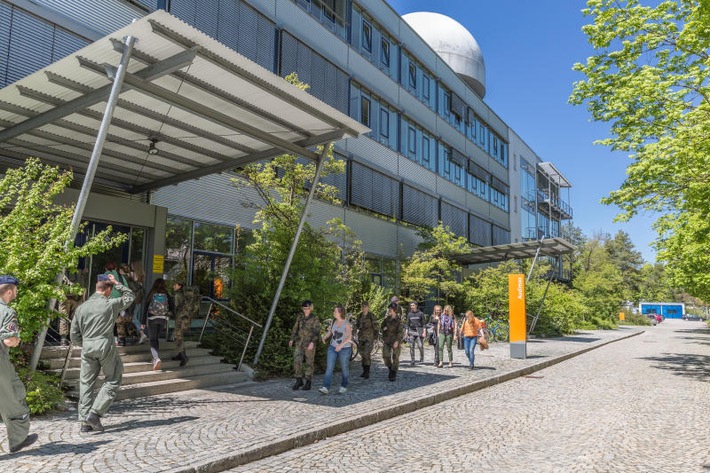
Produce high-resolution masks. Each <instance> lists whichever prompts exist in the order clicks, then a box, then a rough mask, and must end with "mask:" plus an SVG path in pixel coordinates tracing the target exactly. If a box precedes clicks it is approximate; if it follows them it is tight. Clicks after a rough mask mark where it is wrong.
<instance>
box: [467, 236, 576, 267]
mask: <svg viewBox="0 0 710 473" xmlns="http://www.w3.org/2000/svg"><path fill="white" fill-rule="evenodd" d="M574 250H575V247H574V245H572V244H571V243H569V242H568V241H567V240H564V239H562V238H546V239H544V240H533V241H523V242H519V243H510V244H508V245H496V246H485V247H482V248H474V249H473V250H472V251H471V252H470V253H467V254H465V255H459V256H457V257H455V259H456V261H457V262H459V263H460V264H482V263H495V262H498V261H506V260H511V259H525V258H534V257H535V255H536V254H537V255H539V256H552V257H555V256H559V255H564V254H569V253H572V252H574Z"/></svg>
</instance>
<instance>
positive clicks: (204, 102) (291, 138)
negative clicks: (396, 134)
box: [0, 10, 369, 193]
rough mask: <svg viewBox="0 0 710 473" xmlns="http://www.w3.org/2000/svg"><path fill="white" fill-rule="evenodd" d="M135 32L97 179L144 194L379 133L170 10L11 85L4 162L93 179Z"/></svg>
mask: <svg viewBox="0 0 710 473" xmlns="http://www.w3.org/2000/svg"><path fill="white" fill-rule="evenodd" d="M128 36H133V37H135V38H137V42H136V44H135V46H134V48H133V51H132V54H131V60H130V63H129V65H128V69H127V71H128V72H127V74H126V76H125V82H124V86H123V88H122V89H121V93H120V95H119V97H118V101H117V105H116V109H115V111H114V115H113V118H112V120H111V126H110V129H109V131H108V135H107V136H106V143H105V145H104V147H103V151H102V154H101V163H100V165H99V167H98V170H97V171H96V183H97V184H101V185H103V186H108V187H111V188H115V189H118V190H120V191H124V192H128V193H138V192H143V191H147V190H151V189H156V188H159V187H162V186H165V185H170V184H176V183H178V182H181V181H184V180H188V179H194V178H198V177H200V176H204V175H207V174H213V173H217V172H221V171H224V170H228V169H232V168H234V167H238V166H242V165H244V164H247V163H250V162H254V161H258V160H261V159H265V158H269V157H272V156H276V155H278V154H281V153H283V152H291V153H294V154H297V155H300V156H304V157H307V158H310V159H314V160H315V159H317V158H318V155H317V154H316V153H315V152H314V151H313V150H312V148H313V147H314V146H316V145H319V144H324V143H329V142H332V141H336V140H339V139H341V138H343V137H346V136H358V135H360V134H362V133H366V132H367V131H369V129H368V128H367V127H365V126H363V125H361V124H360V123H358V122H357V121H355V120H352V119H351V118H349V117H348V116H346V115H344V114H343V113H341V112H339V111H337V110H335V109H334V108H332V107H330V106H328V105H326V104H325V103H323V102H321V101H320V100H318V99H316V98H314V97H312V96H311V95H309V94H308V93H307V92H305V91H302V90H299V89H298V88H296V87H295V86H292V85H290V84H288V83H287V82H286V81H284V80H283V79H282V78H281V77H279V76H277V75H274V74H273V73H271V72H270V71H267V70H266V69H263V68H262V67H261V66H259V65H258V64H255V63H253V62H252V61H250V60H249V59H247V58H245V57H243V56H241V55H239V54H238V53H236V52H235V51H233V50H231V49H229V48H228V47H227V46H224V45H223V44H221V43H219V42H217V41H216V40H214V39H212V38H210V37H208V36H207V35H205V34H204V33H202V32H200V31H198V30H196V29H195V28H193V27H191V26H189V25H187V24H185V23H183V22H182V21H180V20H178V19H177V18H175V17H173V16H171V15H170V14H169V13H167V12H165V11H162V10H161V11H156V12H154V13H152V14H151V15H149V16H147V17H145V18H143V19H140V20H138V21H136V22H134V23H132V24H131V25H130V26H127V27H126V28H123V29H121V30H119V31H116V32H115V33H113V34H111V35H109V36H107V37H105V38H103V39H101V40H98V41H96V42H94V43H92V44H91V45H89V46H87V47H85V48H84V49H82V50H80V51H78V52H76V53H73V54H72V55H70V56H68V57H66V58H64V59H62V60H60V61H58V62H56V63H54V64H51V65H50V66H48V67H46V68H44V69H42V70H40V71H38V72H36V73H34V74H32V75H30V76H27V77H25V78H24V79H22V80H20V81H18V82H16V83H14V84H12V85H9V86H7V87H5V88H4V89H2V90H0V163H2V164H5V165H6V166H12V167H14V166H17V165H18V164H21V163H22V162H24V160H25V159H26V158H27V157H28V156H36V157H39V158H40V159H42V160H43V161H45V162H48V163H51V164H54V165H59V166H61V167H70V168H72V169H73V170H74V174H75V177H77V178H78V179H79V180H82V179H83V177H84V173H85V172H86V170H87V167H88V164H89V159H90V157H91V153H92V149H93V147H94V142H95V141H96V137H97V134H98V132H99V127H100V124H101V119H102V117H103V116H104V112H105V109H106V103H107V100H108V98H109V94H110V90H111V84H112V78H113V75H114V74H115V72H116V65H117V64H118V63H119V61H120V59H121V54H122V52H123V48H124V44H123V38H125V37H128Z"/></svg>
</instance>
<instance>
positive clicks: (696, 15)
mask: <svg viewBox="0 0 710 473" xmlns="http://www.w3.org/2000/svg"><path fill="white" fill-rule="evenodd" d="M587 5H588V8H586V9H585V10H583V12H584V14H585V15H587V16H589V17H590V18H591V19H592V20H593V22H592V23H591V24H589V25H586V26H585V27H584V28H583V31H584V32H585V33H586V34H587V36H588V37H589V42H590V44H591V45H592V46H593V47H594V48H595V49H596V50H597V52H598V53H597V54H596V55H594V56H592V57H589V58H588V59H587V61H586V63H584V64H575V66H574V69H575V70H577V71H579V72H581V73H582V74H584V75H585V77H586V78H585V79H584V80H582V81H579V82H577V83H575V85H574V91H573V94H572V96H571V98H570V101H571V102H572V103H573V104H586V106H587V108H588V110H589V112H590V113H591V115H592V117H593V119H594V120H597V121H603V122H608V123H610V125H611V136H610V137H608V138H605V139H602V140H600V141H598V143H600V144H602V145H605V146H609V147H610V148H611V149H612V150H619V151H624V152H627V153H629V154H630V158H631V164H630V165H629V167H628V169H627V179H626V180H625V181H624V183H623V184H622V186H621V188H620V189H618V190H616V191H614V192H612V193H611V194H610V195H609V196H608V197H607V198H606V199H604V202H605V203H608V204H615V205H618V206H619V207H620V208H621V210H622V213H621V215H620V216H619V217H618V218H619V219H621V220H625V219H629V218H631V217H632V216H633V215H634V214H636V213H637V212H639V211H643V210H650V211H655V212H660V213H664V214H667V215H668V216H667V217H666V218H664V219H662V220H661V221H660V222H659V224H658V226H657V230H658V231H659V236H660V238H659V239H658V240H657V241H656V246H657V249H658V255H659V256H658V258H659V259H661V260H664V261H667V262H668V263H673V265H674V268H673V269H672V270H670V271H669V273H670V275H671V278H672V279H673V280H674V281H675V282H676V283H683V284H684V285H687V286H686V288H687V289H688V291H689V292H691V293H694V294H702V293H705V294H707V285H706V282H705V281H703V280H702V279H697V278H694V277H693V275H692V273H691V272H700V273H704V274H708V273H710V261H707V259H705V261H694V260H693V257H694V256H695V255H697V254H705V255H707V254H710V241H708V239H707V237H706V235H707V233H703V234H702V235H700V234H699V233H702V232H699V231H695V230H696V229H695V228H690V227H692V226H694V225H695V224H696V223H697V222H698V220H700V219H705V220H707V216H708V212H709V211H710V204H709V202H710V187H709V186H707V182H708V179H709V178H710V171H709V169H710V119H709V117H710V115H709V114H710V104H709V103H708V98H709V97H710V89H709V82H710V74H709V70H710V56H709V54H708V48H709V47H710V21H708V18H710V13H709V12H708V10H709V8H710V7H708V2H707V1H705V0H703V1H697V0H675V1H661V2H658V3H656V4H655V6H642V5H641V4H640V2H639V1H638V0H623V1H619V0H588V2H587ZM683 230H685V231H686V232H688V233H686V236H683V235H680V234H679V232H681V231H683ZM691 235H692V237H693V238H694V239H693V241H692V242H689V241H688V237H689V236H691ZM681 241H682V243H683V244H682V243H681ZM688 243H692V244H693V245H698V246H699V247H702V250H701V251H700V252H699V253H698V252H688V251H685V250H686V249H687V247H686V246H685V245H684V244H688ZM676 262H678V264H675V263H676ZM669 269H670V268H669ZM696 284H699V285H698V286H696ZM679 285H680V284H679Z"/></svg>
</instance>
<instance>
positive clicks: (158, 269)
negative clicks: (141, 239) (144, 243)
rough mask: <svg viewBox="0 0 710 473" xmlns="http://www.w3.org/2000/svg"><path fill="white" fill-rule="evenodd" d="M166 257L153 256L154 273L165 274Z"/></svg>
mask: <svg viewBox="0 0 710 473" xmlns="http://www.w3.org/2000/svg"><path fill="white" fill-rule="evenodd" d="M164 263H165V257H164V256H163V255H153V273H161V274H162V273H163V269H164V268H165V264H164Z"/></svg>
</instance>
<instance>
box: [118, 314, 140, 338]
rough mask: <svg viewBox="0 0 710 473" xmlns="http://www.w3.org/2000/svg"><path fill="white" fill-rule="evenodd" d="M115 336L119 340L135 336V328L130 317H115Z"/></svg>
mask: <svg viewBox="0 0 710 473" xmlns="http://www.w3.org/2000/svg"><path fill="white" fill-rule="evenodd" d="M116 334H117V335H118V337H119V338H126V337H135V336H136V326H135V325H134V324H133V317H132V316H130V315H128V316H127V317H122V316H120V315H119V316H118V317H116Z"/></svg>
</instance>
